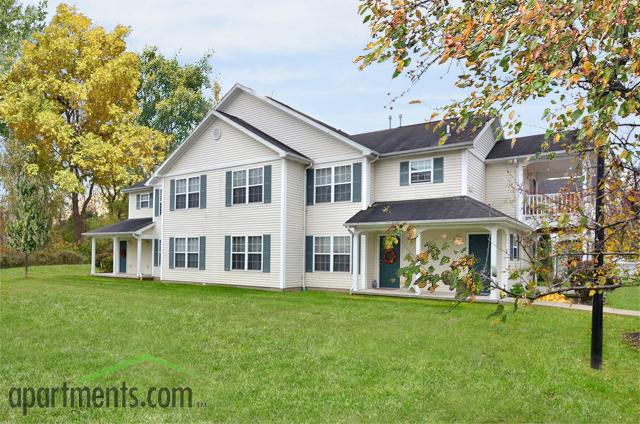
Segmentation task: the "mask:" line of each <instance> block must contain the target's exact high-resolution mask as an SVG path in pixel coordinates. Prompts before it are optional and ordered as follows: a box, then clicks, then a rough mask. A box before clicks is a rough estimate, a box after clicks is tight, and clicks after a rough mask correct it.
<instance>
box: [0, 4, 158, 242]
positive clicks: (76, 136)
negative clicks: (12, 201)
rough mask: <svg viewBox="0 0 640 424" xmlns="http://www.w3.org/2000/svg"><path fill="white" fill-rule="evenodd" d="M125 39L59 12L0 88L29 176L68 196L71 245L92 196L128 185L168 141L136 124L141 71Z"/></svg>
mask: <svg viewBox="0 0 640 424" xmlns="http://www.w3.org/2000/svg"><path fill="white" fill-rule="evenodd" d="M128 34H129V29H128V28H126V27H123V26H117V27H116V28H115V29H114V30H113V31H112V32H107V31H105V29H104V28H102V27H100V26H96V25H93V24H92V22H91V20H90V19H89V18H87V17H86V16H84V15H83V14H81V13H79V12H78V11H77V10H76V9H75V8H74V7H70V6H67V5H65V4H60V5H59V6H58V7H57V10H56V15H55V16H54V17H53V19H52V20H51V23H50V24H49V25H48V26H47V27H45V28H44V30H43V31H42V33H39V34H35V35H34V37H33V41H31V42H25V43H24V44H23V49H22V54H21V56H20V58H19V59H18V61H17V62H16V63H14V64H13V66H12V67H11V70H10V71H9V73H8V74H7V75H6V76H5V77H4V78H3V81H0V83H1V84H0V114H1V115H2V119H3V120H4V121H5V122H6V123H7V125H8V126H9V128H10V130H11V131H12V133H13V136H14V137H15V138H16V139H17V140H19V142H20V143H23V144H24V145H25V147H26V148H27V149H28V150H29V152H30V159H29V161H30V162H32V164H31V166H30V169H32V170H33V169H35V170H37V172H44V173H46V174H47V175H52V180H53V181H51V182H52V184H54V186H55V187H56V189H58V190H64V191H65V192H67V193H68V194H69V197H70V200H71V210H72V217H73V223H74V236H75V239H76V241H77V240H79V239H80V237H81V234H82V231H83V230H84V219H85V216H86V213H87V206H88V204H89V202H90V200H91V198H92V196H93V194H94V192H95V190H96V188H99V187H102V186H108V187H120V188H122V187H124V186H126V185H128V184H130V183H131V182H132V181H133V180H136V179H139V178H140V177H141V176H143V175H146V174H148V173H149V172H150V171H151V169H152V168H153V167H154V166H155V165H156V164H157V163H159V162H160V161H161V160H162V159H163V156H164V152H165V151H166V145H167V141H168V140H167V137H166V136H165V135H163V134H162V133H160V132H158V131H156V130H153V129H150V128H147V127H145V126H141V125H139V124H137V123H136V117H137V116H138V114H139V110H138V107H137V104H136V98H135V96H136V91H137V89H138V84H139V83H140V70H139V63H138V56H137V55H136V54H134V53H132V52H128V51H127V45H126V42H125V38H126V36H127V35H128Z"/></svg>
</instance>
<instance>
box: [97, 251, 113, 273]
mask: <svg viewBox="0 0 640 424" xmlns="http://www.w3.org/2000/svg"><path fill="white" fill-rule="evenodd" d="M96 266H97V267H98V269H99V271H100V272H113V254H112V252H105V253H100V254H99V255H96Z"/></svg>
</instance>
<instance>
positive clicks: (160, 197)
mask: <svg viewBox="0 0 640 424" xmlns="http://www.w3.org/2000/svg"><path fill="white" fill-rule="evenodd" d="M156 196H157V197H158V215H162V189H161V188H158V189H156Z"/></svg>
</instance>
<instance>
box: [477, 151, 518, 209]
mask: <svg viewBox="0 0 640 424" xmlns="http://www.w3.org/2000/svg"><path fill="white" fill-rule="evenodd" d="M515 186H516V166H515V165H514V164H512V163H508V162H499V163H488V164H487V166H486V174H485V202H486V203H487V204H489V205H490V206H491V207H493V208H495V209H497V210H499V211H500V212H502V213H505V214H507V215H509V216H512V217H514V218H515V217H516V191H515Z"/></svg>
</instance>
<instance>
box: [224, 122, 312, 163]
mask: <svg viewBox="0 0 640 424" xmlns="http://www.w3.org/2000/svg"><path fill="white" fill-rule="evenodd" d="M217 112H218V113H219V114H220V115H222V116H224V117H226V118H229V119H231V120H232V121H233V122H235V123H236V124H238V125H240V126H241V127H243V128H245V129H247V130H249V131H251V132H252V133H254V134H255V135H257V136H258V137H260V138H262V139H264V140H265V141H267V142H269V143H271V144H273V145H274V146H276V147H278V148H280V149H282V150H284V151H285V152H288V153H293V154H295V155H298V156H300V157H303V158H305V159H309V158H308V157H306V156H305V155H303V154H302V153H300V152H298V151H297V150H295V149H292V148H291V147H289V146H287V145H286V144H284V143H283V142H281V141H279V140H276V139H275V138H273V137H271V136H270V135H269V134H267V133H265V132H263V131H260V130H259V129H257V128H256V127H254V126H253V125H251V124H249V123H248V122H247V121H245V120H243V119H240V118H238V117H237V116H233V115H229V114H228V113H226V112H223V111H221V110H218V111H217Z"/></svg>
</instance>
